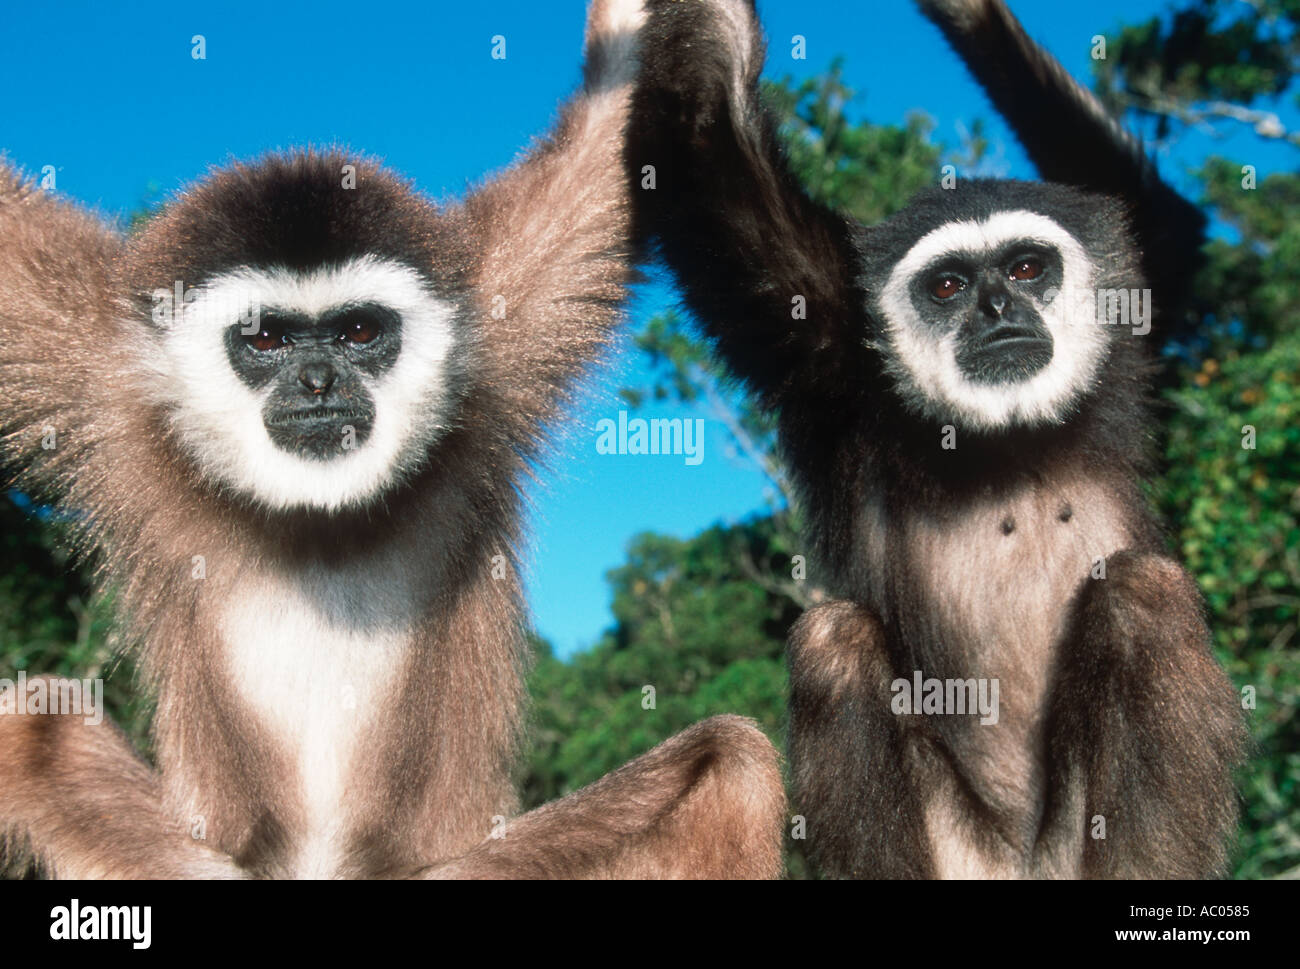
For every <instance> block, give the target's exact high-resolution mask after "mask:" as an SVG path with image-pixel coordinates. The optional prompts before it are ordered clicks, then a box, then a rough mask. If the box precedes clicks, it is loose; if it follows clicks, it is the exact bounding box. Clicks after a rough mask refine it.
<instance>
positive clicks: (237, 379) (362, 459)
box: [132, 154, 471, 511]
mask: <svg viewBox="0 0 1300 969" xmlns="http://www.w3.org/2000/svg"><path fill="white" fill-rule="evenodd" d="M346 165H355V162H354V161H351V160H349V159H346V158H344V157H342V156H332V155H330V156H320V155H309V154H303V155H298V156H293V157H291V158H289V159H285V158H272V159H268V160H267V161H265V162H262V163H260V164H257V165H253V166H247V167H245V166H237V167H235V168H232V169H229V170H226V171H223V172H221V173H220V174H218V175H217V176H216V177H215V178H213V179H210V180H209V181H207V182H205V183H204V184H203V185H201V186H200V187H198V188H196V189H194V190H192V191H191V192H189V193H187V194H186V195H185V196H182V198H181V199H180V200H178V202H177V203H175V204H174V205H173V206H172V207H171V208H170V209H169V210H167V211H166V212H164V214H163V215H161V216H159V218H158V219H157V220H156V222H155V223H151V224H150V225H149V227H147V228H146V229H145V231H144V233H143V235H142V237H141V239H140V240H139V242H138V244H137V245H136V246H135V247H134V250H133V253H132V260H133V263H132V267H133V269H134V270H135V271H136V272H138V273H139V274H140V277H142V278H145V279H147V280H149V282H150V283H151V284H152V285H151V286H150V287H149V289H148V290H146V292H149V293H150V294H151V309H150V321H151V324H152V326H153V328H154V331H155V333H156V340H157V343H158V345H157V347H156V348H155V352H156V357H155V359H153V360H152V361H150V367H149V369H150V372H151V373H152V375H153V376H154V378H155V381H154V387H153V390H154V393H155V396H156V397H157V398H158V399H159V401H160V403H161V405H162V406H163V408H164V411H165V413H166V417H167V420H168V423H169V425H170V428H171V431H172V432H173V434H174V435H175V437H176V439H177V442H178V443H179V444H180V446H181V448H182V450H183V451H185V452H186V453H187V454H188V455H189V457H190V458H191V459H192V460H193V461H195V462H196V463H197V464H198V465H199V466H200V469H201V471H203V472H204V477H205V478H215V479H216V480H218V481H220V482H221V483H222V484H223V485H225V486H226V487H227V488H228V489H229V490H230V491H231V492H232V493H233V494H235V495H237V496H239V497H241V498H243V499H246V500H251V501H253V502H256V503H258V504H260V505H261V506H263V507H265V508H268V509H271V510H277V511H282V510H290V509H318V510H324V511H334V510H338V509H341V508H346V507H357V506H362V505H365V504H367V503H369V502H372V501H375V500H376V499H378V498H380V497H381V496H382V495H383V494H384V493H385V491H386V490H387V489H389V488H390V487H392V486H394V485H395V484H397V483H399V482H400V481H402V480H403V479H404V478H406V477H407V476H409V475H410V474H411V473H413V472H415V471H416V470H418V469H419V468H420V467H421V466H423V465H424V463H425V462H426V461H427V458H428V454H429V452H430V449H431V448H433V447H434V446H435V445H436V443H437V441H438V439H439V438H440V436H441V435H442V433H443V432H444V431H445V430H446V429H447V427H448V426H450V425H451V423H453V421H454V412H455V409H456V405H457V401H458V400H459V398H460V397H461V395H462V393H463V390H464V385H465V382H466V379H465V374H466V373H467V370H468V364H467V362H466V360H465V357H466V356H467V355H468V354H469V353H470V352H471V341H470V340H469V339H468V338H467V331H466V317H467V312H466V307H467V306H468V305H469V301H468V300H467V299H466V298H465V296H464V294H463V293H461V292H458V291H457V289H456V287H455V285H454V284H453V282H452V281H454V280H455V279H457V278H459V277H460V275H461V272H460V269H461V267H460V265H459V264H458V263H457V258H458V257H457V256H456V255H455V254H456V252H458V251H459V249H458V247H457V246H456V245H455V240H454V239H453V238H452V237H451V236H450V235H449V233H448V232H447V231H446V229H445V226H444V224H443V223H444V221H445V220H443V219H442V218H441V217H440V216H439V214H438V213H437V212H436V211H435V210H434V209H433V208H432V207H431V206H429V205H427V204H426V203H424V202H423V201H421V200H419V199H418V198H417V197H415V196H414V195H412V194H411V193H410V192H409V190H408V189H407V188H406V187H405V186H403V185H401V184H400V183H399V182H397V181H396V180H395V179H394V178H392V176H389V175H386V174H385V173H383V172H381V171H379V170H378V169H374V168H372V167H369V166H357V168H356V177H355V187H352V188H347V187H344V181H345V172H344V166H346ZM133 278H136V277H134V276H133ZM178 281H179V283H180V285H179V286H178ZM180 294H183V295H180ZM178 295H180V298H179V299H178V298H177V296H178Z"/></svg>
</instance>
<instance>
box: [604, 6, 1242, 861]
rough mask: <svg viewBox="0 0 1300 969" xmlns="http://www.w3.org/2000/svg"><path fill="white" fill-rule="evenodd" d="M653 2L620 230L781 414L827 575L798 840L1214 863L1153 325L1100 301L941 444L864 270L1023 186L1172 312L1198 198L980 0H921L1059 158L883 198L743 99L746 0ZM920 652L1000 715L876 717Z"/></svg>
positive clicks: (1199, 700)
mask: <svg viewBox="0 0 1300 969" xmlns="http://www.w3.org/2000/svg"><path fill="white" fill-rule="evenodd" d="M648 5H649V9H650V18H649V21H648V23H647V26H646V30H645V32H644V36H645V50H646V54H645V57H644V58H643V66H642V71H641V80H640V83H639V84H638V89H637V92H636V94H635V95H634V99H633V124H632V126H631V128H630V129H629V140H628V147H627V151H626V161H627V166H628V171H629V178H630V180H631V181H632V184H633V185H634V186H636V187H637V188H636V190H634V196H633V197H634V201H635V202H636V203H637V228H638V231H637V236H638V239H639V240H641V241H642V242H643V243H645V244H647V246H649V247H653V251H654V252H656V253H657V254H659V255H661V256H662V257H663V259H664V261H665V262H666V263H667V264H668V265H669V267H670V268H671V269H672V270H673V273H674V275H675V276H676V278H677V280H678V282H679V284H680V285H681V288H682V290H683V293H684V296H685V301H686V303H687V305H688V307H689V308H690V310H691V311H692V313H693V314H694V315H695V316H696V317H697V318H698V319H699V321H700V323H701V325H702V326H703V328H704V330H705V332H706V333H707V335H708V336H709V337H710V338H711V340H712V341H713V342H714V344H715V345H716V347H717V349H718V351H719V352H720V354H721V356H722V357H723V358H724V359H725V360H726V362H727V363H728V365H729V367H730V368H731V370H732V371H733V372H734V373H735V374H736V375H737V376H738V377H740V378H741V379H742V380H743V381H744V382H745V384H746V385H747V387H748V389H750V390H751V391H752V392H753V393H754V395H755V397H756V398H757V400H758V401H759V402H760V404H761V405H763V406H764V407H765V408H766V409H767V410H768V411H770V412H771V413H772V414H773V415H774V416H775V418H776V420H777V423H778V427H779V431H780V444H781V448H782V451H783V457H784V459H785V462H786V463H787V465H788V466H789V467H790V469H791V473H792V479H793V481H794V483H795V485H796V487H797V490H798V497H799V499H800V503H801V510H802V512H803V514H804V516H805V517H806V519H807V521H808V523H809V535H808V537H809V543H810V546H811V548H812V551H813V552H815V553H816V564H815V566H814V571H813V572H812V575H811V576H810V577H811V578H815V580H816V581H817V582H818V583H819V584H821V585H823V586H824V587H827V588H829V589H830V590H832V592H834V593H835V594H836V595H838V596H840V597H842V599H843V600H844V601H839V602H833V603H828V604H825V605H821V606H818V607H816V608H814V609H812V610H810V611H809V612H808V613H807V614H806V615H805V616H804V617H803V618H802V619H801V620H800V621H799V623H798V624H797V625H796V626H795V628H794V629H793V630H792V632H791V634H790V657H789V658H790V676H791V697H790V755H791V765H792V769H793V778H794V798H793V800H794V802H795V807H796V809H797V810H800V811H802V812H803V813H804V814H805V815H806V816H807V820H808V826H807V839H808V849H809V853H810V855H811V856H812V858H813V859H814V861H815V863H816V864H818V866H819V867H820V868H821V870H822V871H823V872H825V873H827V874H830V875H834V876H856V877H935V876H949V877H1026V876H1028V877H1034V876H1052V877H1080V876H1088V877H1105V876H1109V877H1131V876H1144V877H1162V876H1165V877H1173V876H1187V875H1200V876H1206V875H1211V874H1216V873H1222V872H1223V871H1224V869H1225V866H1226V862H1227V848H1228V844H1229V839H1230V835H1231V833H1232V829H1233V825H1234V822H1235V817H1236V795H1235V791H1234V788H1233V782H1232V770H1233V768H1234V766H1235V765H1236V764H1237V763H1239V762H1240V759H1241V756H1242V751H1243V747H1244V737H1243V729H1242V722H1241V716H1240V711H1239V710H1238V708H1237V705H1236V702H1235V698H1234V696H1233V692H1232V689H1231V686H1230V685H1229V683H1228V681H1227V678H1226V676H1225V675H1224V674H1223V671H1222V670H1221V669H1219V668H1218V666H1217V665H1216V664H1215V662H1214V660H1213V657H1212V654H1211V652H1210V647H1209V635H1208V631H1207V630H1206V628H1205V625H1204V623H1203V621H1202V619H1201V618H1200V616H1201V605H1200V601H1199V597H1198V595H1197V593H1196V589H1195V585H1194V583H1192V581H1191V580H1190V579H1189V578H1188V577H1187V576H1186V575H1185V574H1184V573H1183V572H1182V570H1181V569H1180V568H1179V567H1178V566H1177V565H1176V564H1175V563H1174V562H1172V561H1171V560H1169V559H1168V558H1167V557H1165V555H1164V544H1163V541H1162V536H1161V532H1160V529H1159V527H1158V524H1157V523H1156V522H1155V521H1154V520H1153V519H1152V516H1151V514H1150V510H1149V508H1148V507H1147V504H1146V502H1145V499H1144V496H1143V493H1142V489H1141V482H1142V481H1143V480H1144V478H1146V477H1147V476H1148V475H1149V474H1150V471H1151V462H1150V452H1151V443H1152V442H1151V440H1150V434H1149V432H1148V428H1150V427H1151V426H1152V424H1153V417H1152V415H1151V409H1150V407H1149V404H1148V396H1149V393H1150V383H1151V379H1150V378H1151V374H1152V371H1153V369H1154V368H1153V365H1152V362H1151V356H1150V353H1149V351H1148V348H1147V346H1146V345H1144V341H1142V340H1140V339H1134V338H1130V337H1129V336H1128V334H1127V333H1125V334H1124V335H1123V336H1120V335H1118V332H1117V331H1118V328H1117V329H1116V330H1115V331H1112V332H1111V333H1110V336H1109V337H1108V338H1107V347H1106V350H1105V355H1104V358H1103V360H1102V363H1101V364H1100V366H1099V368H1098V370H1097V372H1096V374H1095V378H1094V379H1093V380H1092V381H1091V383H1089V384H1088V386H1087V387H1086V388H1085V389H1084V390H1083V391H1082V392H1081V393H1080V394H1079V395H1078V399H1077V400H1076V401H1075V402H1074V404H1073V406H1072V407H1071V408H1070V409H1069V411H1068V413H1062V414H1060V415H1054V416H1059V420H1058V421H1044V422H1042V423H1041V424H1040V425H1038V426H1036V427H1033V428H1027V427H1023V426H1014V425H1008V426H1005V427H995V428H991V429H990V428H980V427H978V426H975V427H971V426H967V425H963V423H962V421H960V420H953V422H952V423H953V425H954V426H955V430H956V435H957V437H956V448H955V450H954V449H950V448H944V447H943V446H942V440H943V435H944V433H945V432H944V424H945V422H944V421H940V420H937V419H935V418H934V415H933V414H932V413H931V412H930V411H928V410H927V409H926V408H925V407H923V406H921V405H924V404H927V403H929V402H928V401H927V400H924V399H918V398H919V397H921V392H920V391H918V390H916V389H915V388H913V387H910V386H908V385H907V384H906V383H905V382H904V381H903V380H901V379H899V374H900V368H899V366H898V364H897V357H896V355H894V348H893V347H892V346H891V343H890V337H889V332H888V327H887V326H886V322H887V320H886V316H885V314H886V307H885V306H884V305H883V301H882V294H881V290H882V288H883V286H884V283H885V281H886V280H887V279H888V278H889V273H890V271H891V270H892V268H893V267H894V266H895V265H896V264H897V263H898V261H899V260H900V259H901V258H902V257H903V255H904V254H905V253H907V252H908V251H909V250H911V249H912V247H913V245H914V244H915V243H916V242H917V240H918V239H920V238H922V237H923V236H924V235H925V234H927V233H928V232H930V231H931V230H934V229H936V228H937V227H939V226H941V225H947V224H950V223H953V222H961V221H976V222H978V221H981V220H984V219H986V218H987V217H988V216H989V215H991V214H992V213H994V212H1008V211H1017V210H1022V209H1027V210H1029V211H1030V212H1033V213H1035V214H1037V215H1042V216H1046V217H1047V218H1050V219H1051V220H1052V221H1053V222H1054V223H1055V224H1056V225H1057V226H1058V227H1062V228H1064V229H1065V230H1066V231H1067V232H1068V233H1069V235H1070V236H1071V237H1072V238H1073V239H1074V240H1076V241H1077V242H1078V243H1079V245H1080V247H1081V248H1082V249H1083V250H1084V251H1085V252H1086V253H1087V254H1088V258H1089V259H1090V260H1091V261H1092V262H1093V263H1094V265H1095V267H1096V268H1097V278H1096V279H1095V280H1094V281H1093V282H1092V283H1091V284H1090V285H1091V286H1095V287H1096V288H1097V289H1111V288H1132V289H1143V288H1145V287H1148V286H1149V287H1150V288H1151V289H1152V291H1153V302H1154V304H1155V306H1156V310H1157V315H1156V320H1155V326H1156V327H1157V328H1163V329H1164V330H1165V331H1167V330H1168V329H1169V328H1170V326H1171V325H1172V324H1174V323H1176V321H1177V319H1178V317H1179V314H1180V313H1181V311H1182V307H1183V302H1184V300H1185V297H1186V293H1187V285H1186V275H1187V273H1188V271H1189V269H1190V268H1192V267H1194V266H1195V261H1196V249H1197V246H1198V244H1199V241H1200V238H1201V236H1200V231H1199V230H1200V227H1201V226H1202V225H1203V218H1202V217H1201V216H1200V214H1199V213H1198V212H1197V211H1196V209H1195V207H1194V206H1192V205H1191V204H1190V203H1188V202H1186V200H1183V199H1181V198H1180V197H1178V196H1177V193H1175V192H1173V191H1172V190H1170V189H1169V188H1168V187H1167V186H1165V185H1164V183H1163V182H1161V181H1160V179H1159V178H1158V177H1157V175H1156V174H1155V171H1154V169H1153V167H1152V166H1151V165H1150V163H1149V162H1148V161H1147V160H1146V159H1145V157H1144V156H1143V154H1142V152H1141V150H1140V147H1138V146H1137V145H1136V143H1135V142H1133V140H1132V139H1130V138H1128V136H1127V135H1126V134H1124V133H1123V132H1122V129H1120V128H1119V126H1118V125H1116V124H1115V123H1114V122H1113V121H1110V120H1109V119H1106V118H1105V114H1104V112H1103V111H1101V110H1100V108H1099V107H1097V105H1096V102H1095V100H1094V99H1092V98H1091V96H1090V95H1089V94H1088V93H1087V92H1086V91H1085V90H1083V89H1081V88H1079V87H1078V86H1077V85H1076V84H1075V83H1074V82H1073V81H1072V80H1071V79H1070V78H1069V76H1068V75H1067V74H1065V73H1064V72H1063V71H1062V70H1060V68H1059V65H1056V64H1055V62H1054V61H1052V59H1051V58H1050V56H1048V55H1047V54H1046V53H1044V52H1043V51H1041V50H1040V49H1039V48H1038V47H1037V46H1036V45H1034V44H1033V43H1032V42H1031V41H1029V40H1028V38H1027V37H1025V36H1024V34H1023V32H1022V31H1020V29H1019V27H1018V25H1016V24H1015V20H1014V18H1013V17H1011V15H1010V14H1009V12H1007V11H1006V9H1005V7H1004V6H1003V4H1002V3H1000V2H998V0H950V2H941V0H929V2H926V3H923V4H922V6H923V7H924V8H925V9H926V10H927V12H928V13H930V15H931V16H932V17H934V18H935V19H938V20H941V22H942V23H943V24H944V26H945V29H946V31H947V33H948V35H949V37H950V39H953V42H954V44H955V46H956V47H957V49H958V51H959V52H960V53H961V54H962V55H963V56H964V57H966V59H967V61H968V63H970V64H972V67H973V69H974V70H975V71H976V73H977V76H978V77H979V79H980V80H981V82H982V83H984V84H985V86H986V87H987V88H988V89H989V90H990V92H991V93H992V94H993V96H994V100H995V103H996V104H997V105H998V107H999V108H1000V109H1001V110H1003V112H1004V113H1005V114H1006V115H1007V116H1008V119H1009V120H1010V121H1011V123H1012V124H1013V125H1015V126H1016V128H1017V130H1020V131H1025V132H1026V133H1027V136H1026V138H1025V140H1026V145H1027V147H1028V148H1029V150H1030V153H1031V156H1032V157H1033V158H1034V160H1035V162H1036V163H1037V164H1038V165H1039V167H1040V169H1043V170H1044V171H1045V173H1048V174H1049V175H1055V176H1057V177H1060V178H1062V179H1065V180H1067V181H1069V182H1070V183H1071V185H1069V186H1063V185H1045V184H1043V183H1032V182H1009V181H981V180H966V179H962V180H960V181H959V182H958V184H957V187H956V188H955V189H954V190H951V191H948V190H943V189H939V188H937V187H936V188H934V189H932V190H929V191H927V192H923V193H921V194H920V195H919V196H918V197H917V198H915V199H913V200H912V201H911V202H910V203H909V204H908V205H907V206H906V207H905V208H903V209H902V210H901V211H900V212H899V213H898V214H896V215H895V216H893V217H892V218H891V219H889V220H888V221H886V222H884V223H882V224H880V225H875V226H862V225H859V224H857V223H855V222H854V221H853V220H851V219H848V218H846V217H845V216H843V215H841V214H839V213H836V212H834V211H831V210H829V209H828V208H826V207H825V206H822V205H820V204H819V203H817V202H816V201H814V200H813V199H811V198H809V197H808V196H807V194H806V193H805V192H804V191H803V190H802V188H801V187H800V186H799V184H798V182H797V180H796V179H795V177H794V176H793V175H792V173H791V172H790V170H789V167H788V165H787V163H786V161H785V159H784V157H783V154H782V151H781V148H780V143H779V140H778V138H777V137H776V134H775V130H774V125H773V121H772V119H771V117H770V116H769V114H768V112H767V111H766V110H765V109H764V107H763V106H762V102H761V99H760V97H759V90H758V76H759V72H760V69H761V66H762V58H763V41H762V37H761V34H760V32H759V29H758V25H757V20H756V18H755V16H754V11H753V4H752V2H750V0H700V2H694V3H686V4H683V3H675V2H672V0H649V4H648ZM941 18H942V19H941ZM1008 24H1011V25H1014V29H1012V28H1010V27H1008ZM1036 121H1042V122H1043V127H1042V129H1041V130H1040V129H1037V128H1035V127H1034V125H1035V123H1036ZM645 165H654V166H655V169H656V176H657V179H656V181H657V186H656V187H655V188H654V189H653V190H641V189H640V183H641V178H642V175H641V173H642V168H643V166H645ZM1090 189H1091V190H1099V191H1105V192H1109V193H1113V195H1114V196H1115V197H1113V198H1112V197H1108V196H1103V195H1097V194H1092V193H1091V192H1090V191H1087V190H1090ZM794 296H803V297H804V298H805V300H806V318H797V317H796V316H794V315H793V314H792V313H791V299H792V297H794ZM1159 332H1161V330H1160V329H1157V330H1153V332H1152V337H1151V338H1149V342H1154V338H1155V336H1156V334H1157V333H1159ZM915 365H916V366H924V363H923V362H922V363H915ZM920 415H929V416H920ZM1099 561H1104V562H1105V564H1106V565H1107V566H1108V568H1109V572H1108V574H1107V578H1105V579H1101V578H1093V570H1094V568H1095V567H1096V565H1097V563H1098V562H1099ZM918 670H919V671H921V672H922V674H923V676H924V677H925V678H937V679H940V680H945V679H950V678H951V679H962V680H967V679H983V680H986V681H991V680H996V681H998V682H999V683H1000V685H1001V696H1000V705H1001V718H1000V720H999V721H998V723H997V724H987V725H982V724H979V723H978V720H977V718H976V717H972V716H961V715H947V716H945V715H938V714H936V715H922V716H911V715H902V714H895V713H894V712H893V711H892V709H891V700H892V698H893V696H894V694H893V692H892V691H891V684H893V682H894V681H895V680H896V679H903V680H905V681H910V680H911V678H912V676H913V674H914V672H915V671H918ZM1098 816H1100V817H1104V818H1105V823H1106V840H1101V839H1100V838H1094V835H1093V832H1094V830H1098V831H1099V830H1100V829H1099V828H1096V822H1095V821H1094V818H1095V817H1098Z"/></svg>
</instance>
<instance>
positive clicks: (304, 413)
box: [266, 407, 370, 427]
mask: <svg viewBox="0 0 1300 969" xmlns="http://www.w3.org/2000/svg"><path fill="white" fill-rule="evenodd" d="M348 423H358V424H369V423H370V419H369V418H368V417H367V416H366V415H365V414H362V413H361V412H360V411H356V410H348V409H346V408H335V407H304V408H302V409H301V410H292V411H280V412H278V413H276V414H274V415H272V416H270V417H268V418H267V419H266V426H267V427H292V426H294V425H300V426H301V425H305V424H348Z"/></svg>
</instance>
